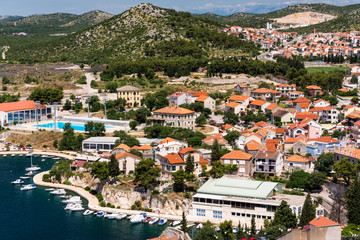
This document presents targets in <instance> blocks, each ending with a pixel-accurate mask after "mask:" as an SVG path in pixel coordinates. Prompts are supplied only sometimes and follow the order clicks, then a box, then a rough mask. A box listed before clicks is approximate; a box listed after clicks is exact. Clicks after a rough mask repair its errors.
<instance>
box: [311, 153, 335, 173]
mask: <svg viewBox="0 0 360 240" xmlns="http://www.w3.org/2000/svg"><path fill="white" fill-rule="evenodd" d="M333 165H334V153H332V152H329V153H321V154H320V156H319V157H318V159H317V160H316V161H315V162H314V166H315V169H316V170H318V171H319V172H324V173H326V175H329V174H330V172H331V170H332V166H333Z"/></svg>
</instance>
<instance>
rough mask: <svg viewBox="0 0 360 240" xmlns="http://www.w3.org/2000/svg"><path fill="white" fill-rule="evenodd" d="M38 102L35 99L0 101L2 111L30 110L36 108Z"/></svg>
mask: <svg viewBox="0 0 360 240" xmlns="http://www.w3.org/2000/svg"><path fill="white" fill-rule="evenodd" d="M39 107H40V108H45V107H46V106H45V105H41V104H40V106H39ZM35 108H36V103H35V102H34V101H30V100H27V101H20V102H8V103H0V111H2V112H13V111H19V110H30V109H35Z"/></svg>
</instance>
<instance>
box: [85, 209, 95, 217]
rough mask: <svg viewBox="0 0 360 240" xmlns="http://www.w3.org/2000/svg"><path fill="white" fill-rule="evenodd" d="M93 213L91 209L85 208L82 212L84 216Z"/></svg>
mask: <svg viewBox="0 0 360 240" xmlns="http://www.w3.org/2000/svg"><path fill="white" fill-rule="evenodd" d="M93 213H94V211H92V210H90V209H87V210H86V211H85V212H84V213H83V215H84V216H87V215H90V214H93Z"/></svg>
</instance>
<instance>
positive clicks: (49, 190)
mask: <svg viewBox="0 0 360 240" xmlns="http://www.w3.org/2000/svg"><path fill="white" fill-rule="evenodd" d="M54 190H55V188H46V189H45V191H47V192H51V191H54Z"/></svg>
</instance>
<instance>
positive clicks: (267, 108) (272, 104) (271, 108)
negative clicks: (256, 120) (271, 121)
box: [265, 103, 278, 111]
mask: <svg viewBox="0 0 360 240" xmlns="http://www.w3.org/2000/svg"><path fill="white" fill-rule="evenodd" d="M277 106H278V105H277V104H276V103H270V105H269V106H267V107H266V108H265V109H266V110H270V111H271V110H273V109H274V108H276V107H277Z"/></svg>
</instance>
